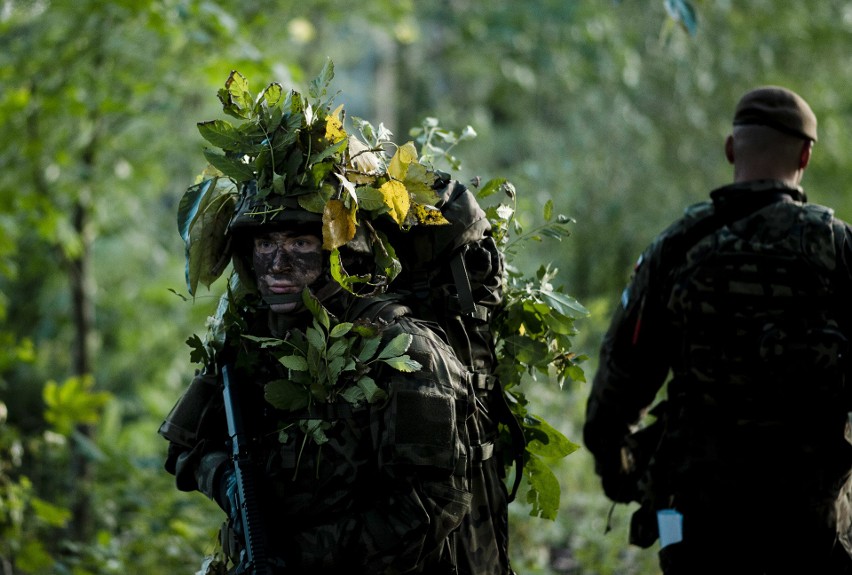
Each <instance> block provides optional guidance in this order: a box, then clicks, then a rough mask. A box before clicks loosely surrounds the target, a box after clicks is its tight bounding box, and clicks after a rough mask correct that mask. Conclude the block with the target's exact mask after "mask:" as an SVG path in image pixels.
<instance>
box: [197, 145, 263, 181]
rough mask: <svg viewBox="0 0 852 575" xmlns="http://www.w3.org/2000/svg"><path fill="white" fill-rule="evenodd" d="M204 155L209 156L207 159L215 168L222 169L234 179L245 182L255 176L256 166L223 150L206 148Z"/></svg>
mask: <svg viewBox="0 0 852 575" xmlns="http://www.w3.org/2000/svg"><path fill="white" fill-rule="evenodd" d="M204 157H205V158H207V161H208V162H210V163H211V164H212V165H213V167H214V168H216V169H217V170H219V171H221V172H222V173H223V174H225V175H226V176H228V177H230V178H233V179H234V181H237V182H244V181H246V180H251V179H253V178H254V168H253V167H252V166H251V165H250V164H246V163H245V162H243V161H241V160H237V159H234V158H230V157H228V156H226V155H225V154H224V153H222V152H217V151H216V150H211V149H209V148H205V149H204Z"/></svg>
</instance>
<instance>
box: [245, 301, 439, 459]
mask: <svg viewBox="0 0 852 575" xmlns="http://www.w3.org/2000/svg"><path fill="white" fill-rule="evenodd" d="M302 301H303V302H304V304H305V306H306V307H307V308H308V309H309V310H310V311H311V313H312V315H313V321H312V325H311V326H310V327H308V328H306V329H305V330H304V331H302V330H298V329H294V330H291V332H290V335H289V337H288V338H287V339H286V340H282V339H278V338H272V337H257V336H252V335H247V334H244V335H243V336H242V337H243V338H245V339H248V340H251V341H254V342H257V343H259V344H260V346H261V348H272V349H274V350H275V351H274V355H275V357H276V359H277V360H278V362H279V363H280V364H281V365H282V366H283V367H284V368H285V369H286V370H287V377H286V378H282V379H276V380H273V381H270V382H269V383H267V384H266V386H265V388H264V397H265V398H266V401H267V402H269V403H270V404H271V405H272V406H273V407H275V408H276V409H281V410H284V411H291V412H295V411H299V410H303V409H306V408H308V409H309V408H310V407H311V406H312V405H314V404H316V403H334V402H336V401H338V400H343V401H345V402H346V403H348V404H351V405H355V406H357V405H363V404H365V403H366V404H376V403H381V402H382V401H384V400H386V399H387V393H386V392H385V391H384V390H383V389H381V388H380V387H379V386H378V385H377V384H376V382H375V380H374V379H373V377H372V373H373V372H374V369H376V368H377V367H378V366H379V365H380V364H383V365H387V366H389V367H391V368H392V369H395V370H397V371H401V372H406V373H410V372H414V371H418V370H420V369H421V367H422V366H421V365H420V364H419V363H418V362H417V361H415V360H413V359H411V358H410V357H409V356H408V355H407V354H406V352H407V351H408V348H409V346H410V345H411V341H412V336H411V335H409V334H405V333H403V334H399V335H397V336H395V337H394V338H392V339H391V340H390V341H388V342H386V343H385V344H384V345H382V342H383V337H382V327H381V326H380V325H379V324H377V323H372V322H369V321H366V320H357V321H355V322H340V321H338V320H337V319H336V318H334V317H333V316H331V315H329V313H328V311H327V310H326V309H325V308H324V307H323V306H322V304H321V303H320V302H319V300H317V299H316V297H315V296H314V295H313V294H311V292H310V291H309V290H307V289H306V290H305V291H304V292H303V293H302ZM311 421H312V420H304V421H301V422H300V426H301V427H302V429H303V430H304V431H306V432H307V433H308V434H309V435H310V437H312V438H313V440H314V441H315V442H316V443H317V444H322V443H325V442H326V441H327V438H326V436H325V432H324V430H325V428H324V427H323V426H316V425H309V422H311Z"/></svg>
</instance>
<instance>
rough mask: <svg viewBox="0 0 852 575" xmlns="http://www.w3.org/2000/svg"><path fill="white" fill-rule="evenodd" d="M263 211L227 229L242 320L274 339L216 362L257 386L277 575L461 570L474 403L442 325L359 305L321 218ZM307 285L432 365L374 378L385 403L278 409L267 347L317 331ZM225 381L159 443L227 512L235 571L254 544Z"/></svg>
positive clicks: (213, 385) (188, 482)
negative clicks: (271, 398)
mask: <svg viewBox="0 0 852 575" xmlns="http://www.w3.org/2000/svg"><path fill="white" fill-rule="evenodd" d="M265 206H266V207H267V208H268V206H269V204H268V202H265ZM252 211H254V212H257V210H251V209H241V210H240V211H239V212H238V213H237V215H236V216H235V217H234V219H233V221H232V222H231V225H230V231H229V233H230V234H231V236H232V237H233V242H234V244H235V247H234V256H233V257H234V265H235V268H236V269H238V270H239V271H240V273H242V274H251V276H250V277H253V278H254V286H255V287H256V290H252V291H250V292H249V293H248V294H246V296H245V298H244V299H243V300H242V301H243V302H244V303H243V304H242V305H241V306H240V308H239V309H237V310H235V311H236V313H238V314H239V316H240V324H241V325H244V326H245V329H244V330H242V332H241V333H242V334H244V335H248V336H251V337H253V338H267V339H263V340H261V339H248V338H241V339H238V340H228V341H226V342H225V346H224V347H223V348H222V350H221V351H220V352H219V355H220V360H219V361H223V359H222V358H225V357H227V361H228V362H229V363H230V364H232V365H233V366H234V370H233V372H232V373H231V375H230V378H231V379H232V380H233V381H234V382H235V383H236V384H237V385H241V386H243V388H244V389H246V388H247V393H244V398H243V399H244V405H243V410H244V412H245V413H246V414H247V418H248V419H250V420H251V423H252V425H253V435H254V436H256V437H257V438H258V439H257V441H258V445H257V448H256V451H255V457H256V462H257V463H258V464H259V465H258V468H259V469H260V470H262V473H261V474H260V475H259V498H260V501H261V507H262V509H263V516H264V525H265V538H266V541H267V543H268V552H267V555H269V557H270V563H271V564H272V565H273V571H272V572H274V573H278V572H281V573H364V574H367V573H370V574H373V573H409V572H426V573H447V574H449V573H457V570H456V566H455V550H454V549H453V548H452V547H451V545H450V537H449V535H450V534H451V532H453V531H454V530H455V529H456V528H457V527H458V525H459V524H460V523H461V521H462V518H463V517H464V516H465V515H466V514H467V513H468V511H469V505H470V498H471V495H470V493H469V492H468V485H467V468H466V464H467V461H466V457H467V443H466V441H467V439H466V436H465V431H464V421H465V419H466V417H467V416H468V413H469V410H470V409H471V407H472V406H471V405H470V401H469V397H468V390H467V386H466V381H465V379H464V376H463V368H462V366H461V365H460V364H459V363H458V362H457V361H456V360H455V356H454V355H453V352H452V350H451V349H450V348H449V346H448V345H447V343H446V342H445V341H444V340H443V339H442V338H441V337H440V334H439V333H438V332H436V331H434V330H433V326H430V325H426V324H425V323H423V322H421V321H418V320H416V319H413V318H410V317H407V315H406V313H407V309H406V308H405V307H403V306H400V305H398V304H395V303H394V302H393V300H392V298H386V297H385V298H368V299H365V300H360V299H358V298H355V297H354V296H352V295H351V294H349V293H348V292H345V291H344V290H342V289H341V288H340V286H339V285H337V284H336V283H335V282H334V281H333V280H332V279H331V277H330V275H329V273H328V269H327V266H326V265H324V264H323V261H324V259H325V258H324V257H323V252H322V239H321V229H320V226H321V223H320V220H319V219H318V216H317V215H316V214H311V213H307V212H304V211H301V210H299V209H298V206H295V207H289V209H287V210H286V211H285V212H283V213H282V214H281V215H279V216H277V217H275V218H273V219H271V220H266V219H265V218H264V217H262V216H252V215H251V213H252ZM351 259H352V258H351V256H350V258H349V260H347V263H349V264H350V265H357V264H352V263H351ZM249 285H251V284H249ZM304 288H308V289H309V290H310V291H311V292H312V293H314V294H316V296H317V297H318V298H319V299H320V300H321V301H322V302H323V305H324V306H325V308H326V309H327V310H328V311H329V312H330V313H331V314H334V315H335V316H336V317H338V318H339V319H340V321H341V322H352V323H357V322H359V320H366V321H367V322H369V323H379V324H381V325H382V341H383V342H389V341H391V340H393V339H394V338H395V337H396V336H398V335H400V334H408V335H410V336H411V343H410V346H409V347H408V349H407V352H406V353H407V354H408V356H409V357H410V359H411V360H413V361H416V362H418V363H419V364H420V366H421V368H420V369H418V370H417V371H412V372H403V371H399V370H396V369H392V368H390V367H388V366H381V367H378V368H377V370H375V371H373V372H372V373H371V376H372V378H373V379H374V381H375V383H376V385H377V386H378V388H379V389H381V390H382V391H383V392H384V393H385V394H386V398H385V399H383V400H382V401H381V402H380V403H376V404H370V403H366V402H362V403H359V404H353V403H352V402H350V401H347V400H345V399H343V398H340V399H338V400H336V401H330V402H326V403H316V404H313V405H306V406H305V407H303V408H301V409H295V410H280V409H275V408H274V407H273V406H272V405H270V403H269V402H268V401H267V400H266V399H265V397H264V388H265V386H266V384H268V383H269V382H271V381H275V380H281V379H282V378H286V377H288V376H287V372H286V370H285V369H284V368H283V367H282V363H281V360H280V359H279V358H278V357H277V356H276V354H275V351H276V350H277V348H276V347H265V346H264V342H265V343H266V344H268V343H269V342H270V341H273V338H274V339H277V340H281V341H284V340H290V338H292V337H293V336H294V334H295V333H296V332H295V331H294V329H296V328H301V329H305V328H306V327H308V326H310V325H311V323H312V322H313V316H312V314H311V313H310V312H309V311H308V310H307V309H305V306H304V305H303V304H302V303H301V302H302V290H303V289H304ZM221 377H222V376H221V373H215V372H213V368H212V367H211V368H208V369H206V370H205V371H203V372H201V373H199V374H198V375H197V377H196V378H195V380H194V381H193V382H192V384H191V386H190V387H189V389H188V391H187V392H186V393H185V395H184V396H183V397H182V398H181V400H180V401H179V402H178V404H177V405H176V406H175V407H174V409H173V410H172V412H171V414H170V415H169V417H168V418H167V420H166V421H165V423H164V424H163V425H162V427H161V429H160V433H161V434H162V435H163V436H164V437H165V438H166V439H168V440H169V442H170V445H169V453H168V460H167V462H166V468H167V470H168V471H169V472H171V473H173V474H174V475H175V477H176V479H177V486H178V488H179V489H181V490H185V491H191V490H198V491H201V492H202V493H204V494H205V495H207V496H208V497H210V498H212V499H214V500H216V501H217V502H218V503H219V505H220V506H221V507H222V509H223V510H224V511H225V512H226V513H227V514H228V515H229V517H230V521H229V524H228V525H226V526H225V527H224V528H223V531H222V539H223V547H224V552H225V554H226V555H228V556H229V557H230V562H231V563H233V564H235V565H237V564H239V563H240V552H241V550H242V547H243V544H244V542H243V541H242V540H241V536H242V528H241V526H240V525H239V520H238V518H237V517H236V516H235V510H234V509H233V505H232V503H231V501H232V500H233V493H228V489H231V490H233V489H234V482H233V471H232V468H231V466H232V464H231V461H230V449H229V447H228V441H229V435H228V430H227V428H226V420H225V415H224V407H223V400H222V391H221V389H222V382H221ZM339 385H341V386H344V385H345V382H340V383H339ZM317 426H321V429H322V435H321V436H320V435H318V434H316V432H315V431H316V429H319V427H317ZM317 437H321V438H322V441H321V442H320V441H317V440H316V439H315V438H317ZM237 572H239V571H237Z"/></svg>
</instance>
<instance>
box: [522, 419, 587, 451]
mask: <svg viewBox="0 0 852 575" xmlns="http://www.w3.org/2000/svg"><path fill="white" fill-rule="evenodd" d="M524 424H525V425H524V431H525V435H526V436H527V451H529V452H530V453H534V454H535V455H540V456H541V457H550V458H561V457H566V456H568V455H570V454H572V453H574V452H575V451H577V450H578V449H579V448H580V446H579V445H577V444H576V443H573V442H572V441H571V440H569V439H568V438H567V437H565V436H564V435H562V433H561V432H560V431H558V430H557V429H555V428H553V427H552V426H551V425H550V424H549V423H547V422H546V421H544V420H542V419H539V418H538V417H527V418H525V420H524Z"/></svg>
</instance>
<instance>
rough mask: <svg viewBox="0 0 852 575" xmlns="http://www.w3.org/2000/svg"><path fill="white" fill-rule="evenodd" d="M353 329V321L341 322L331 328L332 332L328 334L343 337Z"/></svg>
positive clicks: (333, 336)
mask: <svg viewBox="0 0 852 575" xmlns="http://www.w3.org/2000/svg"><path fill="white" fill-rule="evenodd" d="M351 330H352V323H351V322H343V323H339V324H337V325H336V326H334V327H333V328H331V332H330V333H329V334H328V336H329V337H332V338H337V337H343V336H344V335H346V334H347V333H349V332H350V331H351Z"/></svg>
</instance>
